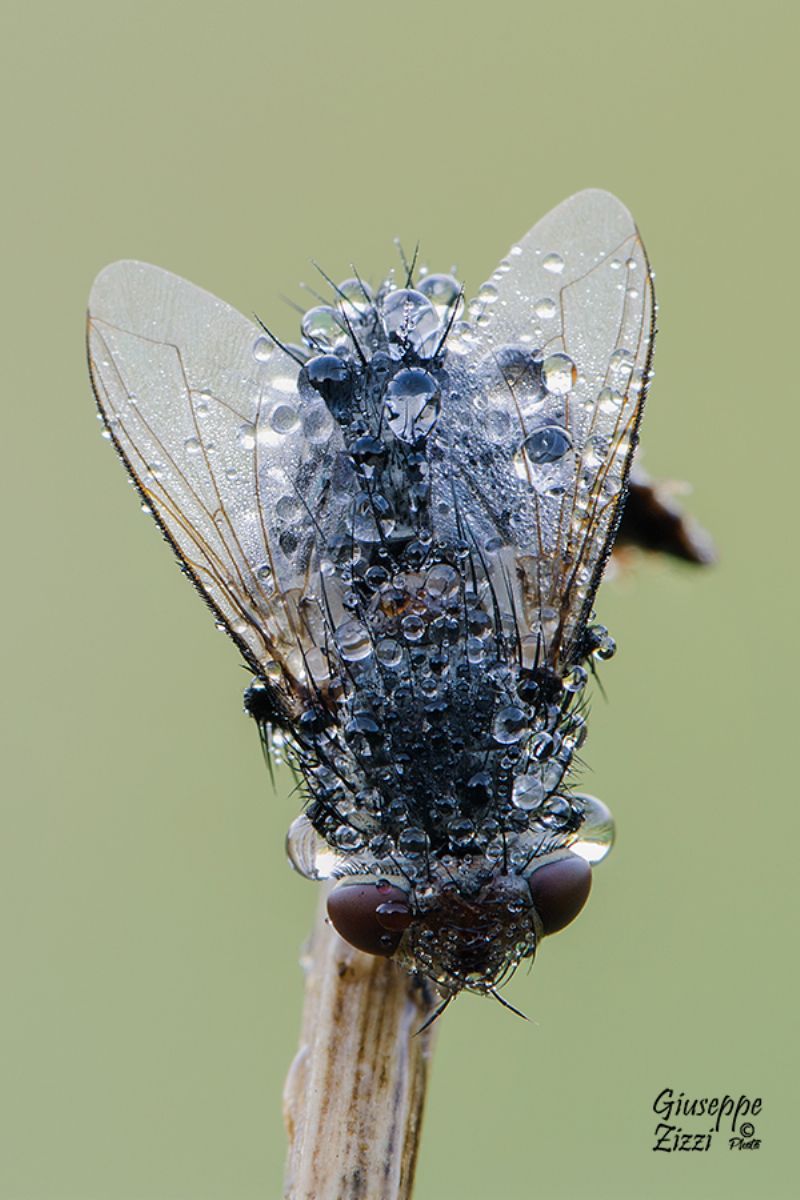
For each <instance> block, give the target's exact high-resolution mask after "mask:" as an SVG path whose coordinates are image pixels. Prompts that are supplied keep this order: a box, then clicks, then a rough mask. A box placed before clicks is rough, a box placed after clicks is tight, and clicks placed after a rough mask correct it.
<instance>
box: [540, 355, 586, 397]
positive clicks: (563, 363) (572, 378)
mask: <svg viewBox="0 0 800 1200" xmlns="http://www.w3.org/2000/svg"><path fill="white" fill-rule="evenodd" d="M542 379H543V380H544V386H545V387H546V388H547V390H548V392H551V393H552V394H553V395H556V396H565V395H566V394H567V392H571V391H572V389H573V388H574V386H575V384H576V383H577V381H578V371H577V368H576V366H575V363H574V362H573V361H572V359H571V358H570V357H569V355H568V354H551V355H549V357H547V358H546V359H545V360H544V362H543V363H542Z"/></svg>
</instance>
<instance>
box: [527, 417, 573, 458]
mask: <svg viewBox="0 0 800 1200" xmlns="http://www.w3.org/2000/svg"><path fill="white" fill-rule="evenodd" d="M571 449H572V441H571V439H570V436H569V434H568V433H567V431H566V429H562V428H561V426H560V425H543V426H542V427H541V428H540V429H536V430H534V432H533V433H532V434H530V435H529V436H528V437H526V439H525V441H524V442H523V450H524V451H525V455H526V457H527V459H528V462H529V463H531V464H532V465H533V466H544V465H546V464H548V463H555V462H559V461H560V459H562V458H563V457H564V455H565V454H566V453H567V451H569V450H571Z"/></svg>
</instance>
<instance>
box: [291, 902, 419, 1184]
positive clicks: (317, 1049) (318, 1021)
mask: <svg viewBox="0 0 800 1200" xmlns="http://www.w3.org/2000/svg"><path fill="white" fill-rule="evenodd" d="M303 965H304V967H305V970H306V988H305V1005H304V1011H303V1025H302V1030H301V1034H300V1048H299V1050H298V1052H297V1055H296V1057H295V1059H294V1062H293V1063H292V1066H291V1069H290V1071H289V1075H288V1078H287V1080H286V1086H285V1089H284V1119H285V1121H286V1129H287V1133H288V1137H289V1153H288V1158H287V1163H286V1177H285V1182H284V1197H285V1198H286V1200H408V1198H409V1197H410V1196H411V1191H412V1187H413V1183H414V1167H415V1164H416V1158H417V1148H418V1145H419V1137H420V1132H421V1125H422V1111H423V1106H424V1102H425V1090H426V1085H427V1081H428V1068H429V1064H430V1059H431V1055H432V1051H433V1041H434V1036H435V1032H434V1031H435V1027H436V1026H435V1023H434V1025H432V1026H431V1027H430V1028H428V1029H426V1030H424V1031H423V1032H422V1033H418V1032H417V1031H418V1030H419V1029H420V1026H422V1025H423V1024H424V1023H425V1021H426V1020H427V1019H428V1018H429V1017H430V1016H431V1014H432V1013H433V1012H434V1011H435V1008H436V1005H437V1003H438V1002H439V997H438V996H437V995H436V993H435V991H434V989H433V988H432V987H431V986H429V985H428V984H424V983H422V984H421V983H420V982H418V981H415V980H414V979H413V978H412V977H411V976H410V975H408V974H406V972H404V971H401V970H400V968H399V967H397V966H395V964H394V963H392V962H391V961H390V960H388V959H384V958H373V957H372V956H370V955H366V954H361V953H360V952H359V951H358V950H354V949H352V947H350V946H348V945H347V944H346V943H345V942H343V941H342V940H341V938H340V937H338V935H337V934H336V933H335V932H334V931H333V929H331V927H330V926H329V925H328V924H327V923H326V921H325V896H323V898H322V903H321V906H320V911H319V913H318V916H317V920H316V923H315V926H314V930H313V933H312V935H311V940H310V943H309V946H308V949H307V952H306V954H305V956H304V960H303Z"/></svg>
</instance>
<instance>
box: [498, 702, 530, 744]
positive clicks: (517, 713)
mask: <svg viewBox="0 0 800 1200" xmlns="http://www.w3.org/2000/svg"><path fill="white" fill-rule="evenodd" d="M527 732H528V718H527V716H526V714H525V711H524V709H522V708H519V707H518V705H516V704H508V705H506V706H505V708H501V709H500V711H499V712H498V713H497V714H496V715H495V719H494V728H493V730H492V733H493V736H494V740H495V741H496V742H499V743H500V745H501V746H509V745H513V744H514V743H515V742H519V741H522V739H523V738H524V737H525V735H526V733H527Z"/></svg>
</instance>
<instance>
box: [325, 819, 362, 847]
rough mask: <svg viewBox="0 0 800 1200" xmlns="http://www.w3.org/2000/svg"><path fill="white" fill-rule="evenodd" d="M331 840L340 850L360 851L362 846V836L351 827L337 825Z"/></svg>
mask: <svg viewBox="0 0 800 1200" xmlns="http://www.w3.org/2000/svg"><path fill="white" fill-rule="evenodd" d="M333 840H334V841H335V842H336V845H337V846H338V848H339V849H340V850H360V849H361V847H362V846H363V845H364V835H363V834H362V833H361V830H360V829H356V828H355V827H354V826H353V825H337V826H336V829H335V830H334V832H333Z"/></svg>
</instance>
